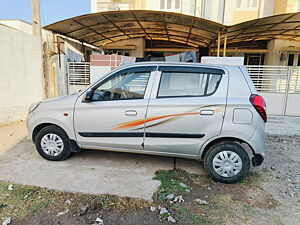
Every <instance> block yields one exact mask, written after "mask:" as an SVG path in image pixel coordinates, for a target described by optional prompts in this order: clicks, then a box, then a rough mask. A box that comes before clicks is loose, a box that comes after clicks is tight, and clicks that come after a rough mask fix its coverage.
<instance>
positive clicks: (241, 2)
mask: <svg viewBox="0 0 300 225" xmlns="http://www.w3.org/2000/svg"><path fill="white" fill-rule="evenodd" d="M235 7H236V8H238V9H241V8H242V9H249V8H257V7H258V0H236V1H235Z"/></svg>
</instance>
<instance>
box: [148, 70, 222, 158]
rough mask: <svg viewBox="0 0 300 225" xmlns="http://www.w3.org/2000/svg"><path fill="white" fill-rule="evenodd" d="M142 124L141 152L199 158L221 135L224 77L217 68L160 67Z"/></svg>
mask: <svg viewBox="0 0 300 225" xmlns="http://www.w3.org/2000/svg"><path fill="white" fill-rule="evenodd" d="M158 70H159V71H158V74H159V75H158V79H156V82H155V83H154V85H153V91H152V94H151V98H150V101H149V106H148V110H147V117H146V121H145V141H144V145H145V150H146V151H155V152H161V153H165V154H176V155H185V156H187V155H190V156H195V155H198V154H199V150H200V147H201V145H202V144H203V143H204V142H205V141H206V140H208V139H209V138H211V137H213V136H216V135H218V134H219V133H220V132H221V128H222V122H223V117H224V113H225V107H226V98H227V85H228V74H227V72H226V71H225V70H223V69H219V68H207V67H200V66H199V67H190V66H160V67H159V68H158Z"/></svg>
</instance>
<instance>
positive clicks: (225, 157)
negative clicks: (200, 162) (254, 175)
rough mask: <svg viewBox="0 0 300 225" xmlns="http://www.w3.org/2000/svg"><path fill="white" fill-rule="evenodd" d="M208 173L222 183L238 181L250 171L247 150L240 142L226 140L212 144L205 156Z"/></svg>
mask: <svg viewBox="0 0 300 225" xmlns="http://www.w3.org/2000/svg"><path fill="white" fill-rule="evenodd" d="M204 167H205V170H206V171H207V173H208V175H209V176H210V177H212V178H213V179H214V180H216V181H219V182H222V183H236V182H238V181H240V180H241V179H243V178H244V177H245V176H246V174H247V173H248V171H249V168H250V159H249V156H248V153H247V151H246V150H245V149H244V148H243V147H242V146H241V145H240V144H238V143H235V142H232V141H224V142H222V143H219V144H217V145H214V146H212V147H211V148H210V149H209V150H208V152H207V154H206V155H205V157H204Z"/></svg>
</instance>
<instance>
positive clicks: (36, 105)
mask: <svg viewBox="0 0 300 225" xmlns="http://www.w3.org/2000/svg"><path fill="white" fill-rule="evenodd" d="M39 104H40V102H36V103H33V104H32V105H31V106H30V107H29V113H31V112H33V111H34V110H35V109H36V108H37V107H38V106H39Z"/></svg>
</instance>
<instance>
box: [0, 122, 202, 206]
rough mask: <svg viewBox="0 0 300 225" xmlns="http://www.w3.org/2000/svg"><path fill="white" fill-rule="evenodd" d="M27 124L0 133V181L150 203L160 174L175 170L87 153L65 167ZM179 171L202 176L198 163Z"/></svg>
mask: <svg viewBox="0 0 300 225" xmlns="http://www.w3.org/2000/svg"><path fill="white" fill-rule="evenodd" d="M26 136H27V133H26V129H25V123H24V122H18V123H15V124H11V125H8V126H2V127H0V143H1V144H0V179H1V180H5V181H9V182H13V183H20V184H26V185H36V186H41V187H47V188H51V189H56V190H63V191H70V192H83V193H91V194H113V195H119V196H127V197H135V198H143V199H146V200H150V199H151V197H152V195H153V193H154V192H155V191H156V190H157V188H158V186H159V184H160V183H159V182H158V181H155V180H152V178H153V176H154V173H155V171H157V170H160V169H172V168H173V158H170V157H158V156H149V155H139V154H128V153H116V152H105V151H83V152H81V153H78V154H75V155H74V156H73V157H71V158H70V159H68V160H66V161H62V162H50V161H47V160H44V159H43V158H41V157H40V156H39V155H38V153H37V152H36V150H35V146H34V144H33V143H32V142H31V141H29V140H27V139H26ZM177 168H182V169H185V170H187V171H190V172H193V173H203V172H204V170H203V165H202V163H200V162H197V161H195V160H186V159H177Z"/></svg>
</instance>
